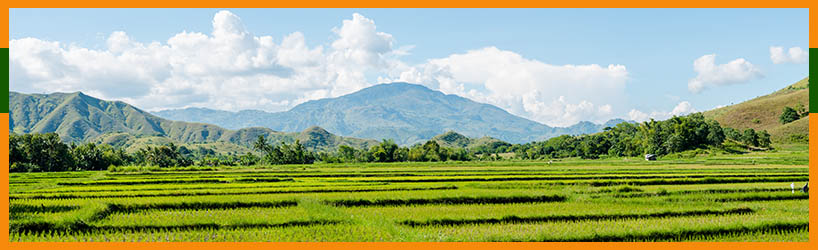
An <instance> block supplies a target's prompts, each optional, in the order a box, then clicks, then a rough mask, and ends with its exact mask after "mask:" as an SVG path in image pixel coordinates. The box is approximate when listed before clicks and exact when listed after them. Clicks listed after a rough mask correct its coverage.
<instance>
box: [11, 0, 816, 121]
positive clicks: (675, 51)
mask: <svg viewBox="0 0 818 250" xmlns="http://www.w3.org/2000/svg"><path fill="white" fill-rule="evenodd" d="M222 10H227V11H229V12H226V13H229V14H224V15H223V17H224V18H223V19H218V20H221V21H219V22H217V18H216V16H218V15H217V13H219V12H220V11H222ZM354 13H358V14H359V15H358V17H354V16H353V14H354ZM808 16H809V12H808V10H807V9H11V10H10V17H9V19H10V24H9V25H10V31H9V32H10V39H11V40H12V43H11V45H12V47H11V59H10V60H11V71H12V82H11V90H15V91H22V92H52V91H85V92H88V93H90V94H92V95H95V96H98V97H102V98H108V99H119V100H124V101H129V102H131V103H133V104H135V105H137V106H139V107H142V108H145V109H148V110H160V109H166V108H183V107H192V106H197V107H209V108H215V109H226V110H240V109H261V110H267V111H281V110H286V109H288V108H291V107H292V106H294V105H296V104H298V103H301V102H303V101H306V100H311V99H317V98H325V97H334V96H338V95H342V94H346V93H349V92H351V91H355V90H357V89H360V88H363V87H366V86H371V85H372V84H376V83H378V82H386V81H393V80H402V81H409V82H415V83H419V84H424V85H426V86H429V87H430V88H433V89H439V90H441V91H443V92H446V93H451V94H459V95H462V96H465V97H468V98H471V99H473V100H476V101H481V102H487V103H491V104H494V105H497V106H499V107H501V108H504V109H506V110H508V111H509V112H511V113H514V114H517V115H521V116H523V117H526V118H529V119H532V120H536V121H539V122H542V123H545V124H549V125H555V126H565V125H570V124H572V123H575V122H577V121H580V120H591V121H595V122H601V121H604V120H606V119H610V118H615V117H621V118H626V119H645V118H647V117H656V118H660V119H661V118H666V117H667V116H670V115H672V114H684V113H688V112H691V111H694V110H698V111H703V110H708V109H712V108H714V107H716V106H718V105H726V104H731V103H738V102H741V101H743V100H747V99H750V98H753V97H756V96H759V95H763V94H767V93H770V92H772V91H774V90H777V89H780V88H782V87H784V86H786V85H788V84H791V83H793V82H795V81H798V80H800V79H802V78H804V77H806V76H807V74H808V64H806V63H803V60H801V58H802V57H803V53H800V52H799V51H798V50H791V49H790V48H794V47H799V48H801V49H804V50H806V49H807V47H808V35H809V33H808ZM344 20H346V21H348V23H346V22H344ZM222 22H223V23H224V24H225V25H228V26H220V27H227V28H228V31H231V32H232V31H235V32H238V33H236V34H244V35H243V36H245V38H246V39H244V40H242V39H237V40H230V41H233V42H236V43H235V44H232V45H229V44H231V43H230V41H228V40H224V41H221V40H219V38H218V37H217V35H216V34H215V33H214V29H215V28H214V25H215V24H216V23H222ZM235 23H238V25H234V24H235ZM230 25H232V26H230ZM234 26H235V27H234ZM236 27H237V29H238V30H236V29H234V28H236ZM117 31H122V32H124V33H120V34H117V35H116V36H115V35H114V32H117ZM182 32H187V33H185V34H191V33H196V32H198V33H201V34H202V35H203V36H204V37H208V38H211V41H209V42H207V41H204V40H202V39H201V38H202V37H196V36H186V37H179V36H178V34H180V33H182ZM294 32H298V33H300V34H301V35H300V37H301V38H302V39H292V40H290V41H289V43H288V44H289V45H292V46H290V47H292V48H290V49H291V50H285V49H282V48H283V46H282V45H283V43H284V42H285V40H286V39H285V37H287V36H289V35H291V34H292V33H294ZM381 34H382V35H381ZM174 36H177V40H176V41H177V42H176V43H171V42H169V39H170V38H171V37H174ZM264 36H269V37H270V38H271V40H270V43H262V42H258V41H261V40H259V39H258V38H260V37H264ZM25 38H29V39H25ZM112 38H125V39H124V42H122V41H123V40H122V39H120V40H116V41H120V42H122V43H121V44H124V45H122V46H125V47H122V46H120V47H121V48H123V49H113V48H114V47H112V45H111V44H112V43H111V41H113V40H112ZM182 38H184V39H188V40H187V41H188V42H181V41H182V40H184V39H182ZM253 38H256V39H255V41H257V43H255V44H254V42H253V41H254V39H253ZM290 38H298V36H296V37H290ZM197 39H198V40H197ZM220 41H221V42H220ZM225 41H227V42H225ZM241 41H243V42H241ZM54 42H58V44H55V43H54ZM153 42H156V44H154V45H155V46H154V47H153V48H151V46H150V44H151V43H153ZM182 44H187V45H189V46H188V47H184V46H182ZM225 44H228V45H225ZM237 44H238V45H237ZM222 45H224V46H227V47H230V46H233V47H231V48H233V49H232V50H230V51H231V52H223V53H213V55H207V57H206V58H205V57H202V54H207V53H208V51H213V50H214V47H213V46H222ZM239 45H241V46H239ZM140 46H141V47H140ZM44 47H49V48H50V49H48V50H45V49H42V48H44ZM120 47H117V48H120ZM771 47H782V49H783V51H784V53H783V57H781V56H782V55H780V54H779V55H778V60H777V61H776V62H777V63H774V61H773V59H772V58H771ZM129 49H130V50H129ZM43 51H45V52H43ZM89 51H90V52H89ZM282 51H283V52H282ZM233 52H234V53H233ZM285 52H286V53H285ZM310 52H311V53H310ZM319 52H320V53H319ZM788 52H789V53H788ZM106 53H107V54H106ZM231 53H233V54H231ZM265 53H267V54H265ZM712 54H715V57H714V58H713V57H712V56H707V55H712ZM127 55H132V56H127ZM133 55H140V56H141V57H134V56H133ZM149 55H150V56H149ZM242 55H248V56H249V57H248V58H250V57H252V58H251V59H247V60H248V61H252V62H253V63H248V64H246V65H244V66H242V65H240V63H238V64H235V63H234V64H220V63H222V62H235V61H240V60H244V59H243V57H242ZM253 55H255V56H256V57H253ZM260 55H268V56H260ZM305 55H309V56H305ZM129 58H130V59H129ZM133 58H138V59H133ZM145 58H153V59H150V60H148V59H145ZM165 59H167V60H165ZM245 59H246V58H245ZM697 59H701V60H700V62H701V63H700V65H703V66H701V69H700V70H699V71H696V70H694V61H696V60H697ZM713 59H714V60H713ZM151 60H155V61H151ZM185 60H195V61H185ZM257 60H270V61H271V62H272V63H264V62H258V61H257ZM101 62H105V63H101ZM202 62H211V63H202ZM708 62H710V64H708ZM95 63H100V65H96V66H94V64H95ZM74 64H77V65H74ZM200 64H201V65H200ZM32 65H33V66H32ZM86 65H91V66H86ZM191 65H192V66H191ZM225 65H226V66H225ZM237 65H238V66H237ZM591 65H597V66H598V67H597V68H594V67H590V66H591ZM609 65H610V66H609ZM220 66H221V67H220ZM234 66H235V68H234ZM162 67H164V68H170V69H163V68H162ZM225 67H227V68H229V69H227V70H223V69H224V68H225ZM100 72H102V73H100ZM249 72H253V73H252V74H250V73H249ZM269 72H272V73H269ZM249 75H252V76H249ZM18 76H19V77H18ZM134 79H139V80H138V81H137V80H134ZM146 82H148V83H146ZM691 82H697V84H698V85H696V84H692V83H691ZM691 85H696V86H699V87H692V86H691ZM242 88H248V90H246V91H239V90H240V89H242ZM252 89H255V91H253V90H252ZM259 89H261V90H263V91H259ZM118 90H122V91H118ZM248 93H249V94H248ZM247 95H251V96H247ZM245 96H246V97H245ZM168 99H173V101H168ZM242 99H246V100H242ZM674 110H675V112H674Z"/></svg>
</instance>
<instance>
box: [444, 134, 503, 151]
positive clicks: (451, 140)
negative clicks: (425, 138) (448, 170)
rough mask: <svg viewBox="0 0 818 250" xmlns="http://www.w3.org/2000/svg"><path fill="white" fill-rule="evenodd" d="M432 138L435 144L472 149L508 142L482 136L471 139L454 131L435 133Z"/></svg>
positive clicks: (496, 145) (491, 146)
mask: <svg viewBox="0 0 818 250" xmlns="http://www.w3.org/2000/svg"><path fill="white" fill-rule="evenodd" d="M432 140H433V141H435V142H437V144H439V145H440V146H443V147H448V148H467V149H473V148H476V147H480V146H485V147H487V148H495V147H498V146H502V145H509V143H507V142H504V141H502V140H499V139H496V138H492V137H488V136H484V137H481V138H477V139H472V138H469V137H466V136H464V135H462V134H459V133H457V132H454V131H448V132H446V133H443V134H440V135H437V136H435V137H433V138H432Z"/></svg>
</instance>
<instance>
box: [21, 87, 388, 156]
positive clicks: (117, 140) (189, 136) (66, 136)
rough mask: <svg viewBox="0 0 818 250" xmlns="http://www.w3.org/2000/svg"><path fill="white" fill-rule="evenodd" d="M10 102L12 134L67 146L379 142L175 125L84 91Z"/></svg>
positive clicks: (241, 147) (313, 132) (316, 132)
mask: <svg viewBox="0 0 818 250" xmlns="http://www.w3.org/2000/svg"><path fill="white" fill-rule="evenodd" d="M9 103H10V106H9V107H10V110H9V120H10V130H11V131H10V132H12V133H18V134H24V133H48V132H56V133H57V134H59V135H60V138H62V139H63V141H66V142H101V143H107V144H112V145H116V146H124V147H126V148H129V149H134V148H136V147H139V146H141V145H144V144H164V143H168V142H174V143H180V144H188V145H197V146H199V147H203V146H207V147H210V148H217V149H223V150H227V151H246V150H248V149H249V148H250V147H252V144H253V142H255V140H256V139H257V138H258V136H260V135H261V136H264V137H265V138H268V140H272V141H273V142H274V143H279V142H287V143H292V142H294V141H296V140H300V141H301V143H302V144H304V145H305V147H307V148H310V149H313V150H334V149H335V148H337V147H338V146H340V145H348V146H352V147H357V148H361V147H369V146H372V145H375V144H376V143H378V142H377V141H374V140H366V139H357V138H348V137H341V136H336V135H333V134H331V133H329V132H327V131H326V130H324V129H322V128H319V127H309V128H305V129H304V130H302V131H300V132H289V133H288V132H279V131H274V130H272V129H269V128H262V127H249V128H242V129H237V130H230V129H225V128H222V127H219V126H216V125H211V124H205V123H193V122H182V121H171V120H167V119H163V118H160V117H157V116H154V115H152V114H150V113H148V112H145V111H143V110H140V109H138V108H136V107H134V106H131V105H128V104H127V103H124V102H120V101H104V100H100V99H97V98H94V97H91V96H88V95H85V94H83V93H81V92H75V93H52V94H20V93H16V92H9Z"/></svg>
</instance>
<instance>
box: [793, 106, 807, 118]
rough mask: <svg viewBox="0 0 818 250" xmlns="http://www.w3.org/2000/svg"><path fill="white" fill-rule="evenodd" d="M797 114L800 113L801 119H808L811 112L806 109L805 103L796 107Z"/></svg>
mask: <svg viewBox="0 0 818 250" xmlns="http://www.w3.org/2000/svg"><path fill="white" fill-rule="evenodd" d="M795 112H798V116H799V117H806V116H808V115H809V111H808V110H807V107H804V104H803V103H798V104H796V105H795Z"/></svg>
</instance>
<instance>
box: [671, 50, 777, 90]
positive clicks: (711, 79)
mask: <svg viewBox="0 0 818 250" xmlns="http://www.w3.org/2000/svg"><path fill="white" fill-rule="evenodd" d="M693 70H694V71H696V73H698V75H697V76H696V78H693V79H690V81H688V83H687V89H688V90H690V92H693V93H699V92H701V91H702V90H704V89H706V88H709V87H712V86H719V85H730V84H740V83H746V82H748V81H750V80H752V79H756V78H761V77H763V75H762V74H761V70H759V69H758V68H757V67H756V66H755V65H753V64H752V63H750V62H749V61H747V60H745V59H744V58H738V59H735V60H733V61H730V62H728V63H726V64H716V54H710V55H704V56H702V57H699V58H698V59H696V61H693Z"/></svg>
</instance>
